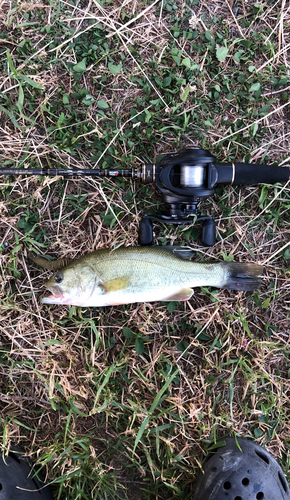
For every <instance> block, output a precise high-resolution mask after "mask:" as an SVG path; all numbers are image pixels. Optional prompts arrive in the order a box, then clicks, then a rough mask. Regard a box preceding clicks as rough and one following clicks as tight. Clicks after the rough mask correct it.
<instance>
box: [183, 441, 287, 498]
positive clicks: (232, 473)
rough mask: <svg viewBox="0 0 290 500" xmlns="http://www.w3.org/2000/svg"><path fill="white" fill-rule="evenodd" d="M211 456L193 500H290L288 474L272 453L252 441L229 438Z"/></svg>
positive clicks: (207, 460) (199, 479)
mask: <svg viewBox="0 0 290 500" xmlns="http://www.w3.org/2000/svg"><path fill="white" fill-rule="evenodd" d="M221 441H224V442H225V443H226V444H225V445H224V446H222V447H220V448H218V449H217V451H215V452H212V453H210V454H209V455H208V456H207V457H206V460H205V463H204V466H203V470H204V474H203V473H200V475H199V477H198V480H197V485H196V490H195V494H194V496H193V500H290V492H289V485H288V483H287V481H286V478H285V475H284V473H283V471H282V469H281V467H280V465H279V464H278V463H277V462H276V460H275V459H274V458H273V457H272V455H271V454H270V453H268V451H266V450H265V449H264V448H262V447H261V446H259V445H257V444H256V443H254V442H253V441H249V440H248V439H241V438H239V439H237V441H238V444H239V447H240V448H241V450H242V452H241V450H240V449H239V447H238V446H237V444H236V440H235V438H225V439H222V440H221Z"/></svg>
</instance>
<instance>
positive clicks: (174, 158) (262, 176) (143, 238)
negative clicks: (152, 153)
mask: <svg viewBox="0 0 290 500" xmlns="http://www.w3.org/2000/svg"><path fill="white" fill-rule="evenodd" d="M0 175H50V176H54V175H62V176H64V177H72V176H81V177H84V176H97V177H120V176H121V177H131V178H132V179H137V180H140V181H141V182H144V183H145V184H149V183H154V182H155V183H156V185H157V187H158V189H159V190H160V191H161V194H162V201H163V202H164V203H165V205H166V207H167V209H168V214H164V215H158V216H155V215H154V216H151V215H150V216H148V215H145V216H144V217H143V218H142V220H141V222H140V226H139V244H140V245H151V244H152V242H153V228H152V219H153V220H157V221H161V222H165V223H167V224H192V223H194V222H195V221H202V238H201V241H202V244H203V245H205V246H212V245H214V244H215V241H216V226H215V222H214V220H213V218H212V217H211V216H210V215H205V216H203V215H200V213H199V212H198V205H199V203H200V202H201V201H203V200H206V199H207V198H208V197H209V196H211V195H212V194H213V193H214V191H215V188H216V186H218V185H221V184H224V185H225V184H231V185H232V186H237V185H241V184H260V183H266V184H275V183H276V182H287V181H288V180H289V179H290V168H289V167H284V168H280V167H276V166H272V165H255V164H248V163H217V162H216V158H215V157H214V156H213V155H211V154H210V153H209V152H208V151H205V150H204V149H196V148H186V149H183V150H182V151H179V152H177V153H173V154H169V155H166V156H164V158H163V159H162V160H161V161H160V162H159V163H158V164H157V165H156V166H155V165H153V164H151V163H148V164H145V165H143V166H141V167H138V168H133V169H131V170H115V169H114V170H96V169H59V168H57V169H43V168H40V169H37V168H32V169H25V168H21V169H19V168H7V169H0Z"/></svg>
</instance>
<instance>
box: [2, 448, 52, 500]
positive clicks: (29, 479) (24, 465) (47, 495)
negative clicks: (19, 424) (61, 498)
mask: <svg viewBox="0 0 290 500" xmlns="http://www.w3.org/2000/svg"><path fill="white" fill-rule="evenodd" d="M0 500H53V496H52V493H51V491H50V489H49V487H48V486H45V484H44V483H43V478H42V476H41V475H40V474H39V473H36V471H35V469H34V467H31V465H30V463H29V461H28V459H26V458H24V457H23V451H22V450H21V449H20V448H19V447H18V446H13V447H11V449H10V451H9V453H8V455H7V456H6V455H5V456H4V457H3V455H1V456H0Z"/></svg>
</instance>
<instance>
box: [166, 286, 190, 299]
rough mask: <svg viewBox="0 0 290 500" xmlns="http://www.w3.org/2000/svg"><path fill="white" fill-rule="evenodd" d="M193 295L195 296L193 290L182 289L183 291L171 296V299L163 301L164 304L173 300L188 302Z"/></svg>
mask: <svg viewBox="0 0 290 500" xmlns="http://www.w3.org/2000/svg"><path fill="white" fill-rule="evenodd" d="M192 295H193V290H192V288H182V290H179V291H178V292H176V293H174V294H173V295H170V297H167V298H166V299H161V300H162V301H164V302H169V301H171V300H188V299H190V297H191V296H192Z"/></svg>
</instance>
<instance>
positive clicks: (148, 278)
mask: <svg viewBox="0 0 290 500" xmlns="http://www.w3.org/2000/svg"><path fill="white" fill-rule="evenodd" d="M192 256H193V252H192V251H188V250H186V249H184V247H162V246H160V247H159V246H156V247H121V248H118V249H117V250H110V249H106V250H97V251H95V252H93V253H90V254H88V255H85V256H83V257H80V258H79V259H77V260H75V261H71V262H69V263H68V265H66V267H64V268H63V269H61V270H59V271H57V272H56V273H55V274H54V275H53V276H52V278H51V279H50V280H49V281H48V282H47V283H46V287H47V288H48V289H49V290H50V291H51V293H52V295H50V296H49V297H44V298H43V299H42V303H43V304H70V305H75V306H88V307H89V306H93V307H94V306H98V307H99V306H112V305H120V304H131V303H134V302H153V301H156V300H162V301H171V300H188V299H190V297H191V296H192V294H193V290H192V288H193V287H197V286H213V287H217V288H227V289H230V290H254V289H256V288H258V287H259V286H260V280H259V279H258V276H259V275H260V274H261V272H262V267H261V266H260V265H257V264H248V263H237V262H219V263H197V262H192V261H191V260H190V259H191V258H192ZM33 260H34V262H36V263H37V264H39V265H41V266H42V267H46V268H51V267H52V265H53V267H54V269H59V267H61V264H62V262H61V261H60V262H58V261H55V262H53V263H51V264H52V265H50V264H48V263H47V261H46V260H45V259H44V258H41V257H40V258H39V257H35V258H33Z"/></svg>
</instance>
